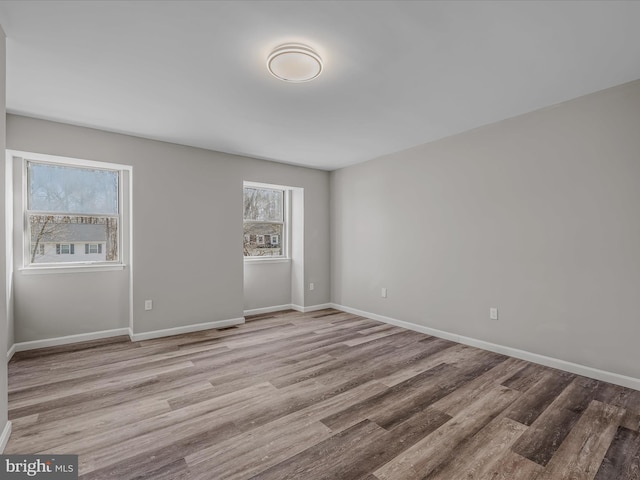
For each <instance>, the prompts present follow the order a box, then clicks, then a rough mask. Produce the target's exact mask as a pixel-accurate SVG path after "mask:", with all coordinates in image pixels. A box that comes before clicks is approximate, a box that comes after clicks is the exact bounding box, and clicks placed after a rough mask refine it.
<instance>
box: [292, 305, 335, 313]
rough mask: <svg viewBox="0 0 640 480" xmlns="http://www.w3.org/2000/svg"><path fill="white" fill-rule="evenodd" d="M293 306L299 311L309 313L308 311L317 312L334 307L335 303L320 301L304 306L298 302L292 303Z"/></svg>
mask: <svg viewBox="0 0 640 480" xmlns="http://www.w3.org/2000/svg"><path fill="white" fill-rule="evenodd" d="M291 308H292V309H293V310H295V311H297V312H302V313H307V312H315V311H317V310H324V309H325V308H334V306H333V303H320V304H318V305H310V306H308V307H303V306H300V305H296V304H293V303H292V304H291Z"/></svg>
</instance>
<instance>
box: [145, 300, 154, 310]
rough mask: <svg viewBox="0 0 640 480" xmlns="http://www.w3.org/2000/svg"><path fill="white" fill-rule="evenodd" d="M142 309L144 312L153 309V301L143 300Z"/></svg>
mask: <svg viewBox="0 0 640 480" xmlns="http://www.w3.org/2000/svg"><path fill="white" fill-rule="evenodd" d="M144 309H145V310H151V309H153V300H145V301H144Z"/></svg>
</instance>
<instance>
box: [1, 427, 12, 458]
mask: <svg viewBox="0 0 640 480" xmlns="http://www.w3.org/2000/svg"><path fill="white" fill-rule="evenodd" d="M10 436H11V422H10V421H8V420H7V424H6V425H5V426H4V429H3V430H2V435H0V453H3V452H4V449H5V448H6V446H7V443H8V442H9V437H10Z"/></svg>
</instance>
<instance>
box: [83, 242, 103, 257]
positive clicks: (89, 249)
mask: <svg viewBox="0 0 640 480" xmlns="http://www.w3.org/2000/svg"><path fill="white" fill-rule="evenodd" d="M84 253H85V255H88V254H90V253H102V244H101V243H85V244H84Z"/></svg>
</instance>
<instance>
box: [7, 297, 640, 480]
mask: <svg viewBox="0 0 640 480" xmlns="http://www.w3.org/2000/svg"><path fill="white" fill-rule="evenodd" d="M9 391H10V398H9V416H10V419H11V420H12V422H13V433H12V435H11V437H10V439H9V442H8V444H7V446H6V449H5V453H21V454H28V453H45V452H47V453H57V454H62V453H69V454H78V455H79V465H80V474H81V476H80V478H82V479H84V480H88V479H91V480H97V479H118V480H133V479H137V480H141V479H149V480H230V479H235V480H247V479H249V478H265V479H269V478H274V479H275V478H278V479H280V478H296V480H298V479H300V480H316V479H324V478H326V479H331V480H385V479H386V480H389V479H398V480H412V479H431V480H433V479H436V480H438V479H440V480H469V479H482V480H489V479H490V480H593V479H594V478H596V476H597V478H596V480H614V479H615V480H629V479H631V480H640V478H638V469H639V468H640V467H639V466H638V452H639V450H638V449H639V448H640V438H639V435H640V433H639V431H640V392H638V391H634V390H631V389H628V388H624V387H620V386H616V385H611V384H607V383H605V382H599V381H596V380H591V379H587V378H584V377H580V376H577V375H574V374H568V373H564V372H560V371H558V370H555V369H552V368H549V367H544V366H540V365H534V364H532V363H529V362H525V361H523V360H516V359H513V358H507V357H505V356H503V355H499V354H496V353H492V352H487V351H483V350H479V349H476V348H473V347H470V346H466V345H460V344H456V343H454V342H451V341H448V340H443V339H440V338H436V337H433V336H429V335H424V334H421V333H417V332H413V331H409V330H403V329H401V328H399V327H396V326H392V325H387V324H383V323H381V322H377V321H374V320H370V319H367V318H364V317H361V316H358V315H353V314H349V313H346V312H340V311H337V310H333V309H325V310H322V311H318V312H307V313H300V312H295V311H291V310H289V311H283V312H273V313H269V314H264V315H259V316H254V317H251V318H250V319H249V321H248V322H247V323H245V324H243V325H240V326H235V327H231V328H226V329H220V330H205V331H201V332H193V333H188V334H183V335H176V336H174V337H167V338H157V339H151V340H145V341H142V342H129V341H126V338H120V339H112V340H108V339H107V340H104V341H95V342H93V341H92V342H85V343H82V344H77V345H71V346H63V347H53V348H47V349H41V350H39V351H34V352H27V353H25V354H20V355H16V356H15V357H14V359H13V360H12V361H11V362H10V364H9ZM534 460H535V461H534ZM536 462H539V463H536Z"/></svg>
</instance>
